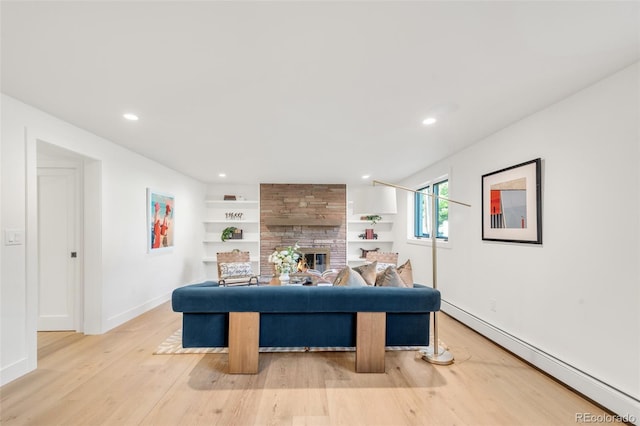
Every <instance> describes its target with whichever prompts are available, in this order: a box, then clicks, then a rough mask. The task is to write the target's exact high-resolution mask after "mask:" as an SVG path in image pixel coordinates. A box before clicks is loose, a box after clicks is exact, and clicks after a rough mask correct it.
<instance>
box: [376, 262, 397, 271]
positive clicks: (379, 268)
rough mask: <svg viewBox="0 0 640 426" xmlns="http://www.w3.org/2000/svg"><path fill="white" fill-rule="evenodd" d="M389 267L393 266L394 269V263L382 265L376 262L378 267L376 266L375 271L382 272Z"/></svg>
mask: <svg viewBox="0 0 640 426" xmlns="http://www.w3.org/2000/svg"><path fill="white" fill-rule="evenodd" d="M389 266H393V267H394V268H395V267H396V264H395V263H382V262H378V266H376V271H377V272H382V271H385V270H386V269H387V268H388V267H389Z"/></svg>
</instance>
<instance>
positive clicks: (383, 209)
mask: <svg viewBox="0 0 640 426" xmlns="http://www.w3.org/2000/svg"><path fill="white" fill-rule="evenodd" d="M353 213H354V214H396V213H398V206H397V204H396V189H395V188H390V187H387V186H367V187H364V188H360V189H359V190H358V191H357V193H356V194H355V196H354V199H353Z"/></svg>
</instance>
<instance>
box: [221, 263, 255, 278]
mask: <svg viewBox="0 0 640 426" xmlns="http://www.w3.org/2000/svg"><path fill="white" fill-rule="evenodd" d="M249 275H253V270H252V269H251V262H228V263H221V264H220V279H221V280H224V279H228V278H238V277H246V276H249Z"/></svg>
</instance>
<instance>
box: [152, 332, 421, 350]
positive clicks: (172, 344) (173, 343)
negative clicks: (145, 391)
mask: <svg viewBox="0 0 640 426" xmlns="http://www.w3.org/2000/svg"><path fill="white" fill-rule="evenodd" d="M425 348H426V346H387V347H386V348H385V349H386V350H387V351H418V350H421V349H425ZM259 350H260V352H351V351H355V350H356V348H355V347H353V346H336V347H326V348H310V347H273V348H260V349H259ZM228 352H229V350H228V349H227V348H183V347H182V329H179V330H176V331H175V332H174V333H173V334H172V335H171V336H169V337H168V338H167V339H166V340H165V341H164V342H162V343H161V344H160V346H158V348H157V349H156V351H155V352H154V353H153V354H154V355H177V354H225V353H228Z"/></svg>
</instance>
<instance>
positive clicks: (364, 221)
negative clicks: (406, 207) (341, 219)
mask: <svg viewBox="0 0 640 426" xmlns="http://www.w3.org/2000/svg"><path fill="white" fill-rule="evenodd" d="M349 223H357V224H366V225H371V227H372V228H373V227H375V226H376V225H377V224H379V223H393V221H392V220H378V221H376V225H372V224H371V221H370V220H350V221H349Z"/></svg>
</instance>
